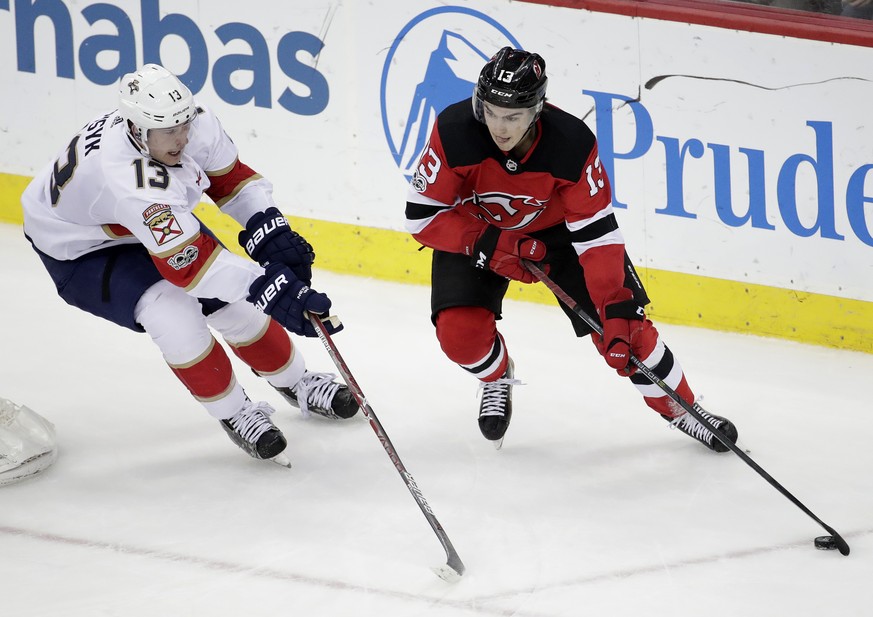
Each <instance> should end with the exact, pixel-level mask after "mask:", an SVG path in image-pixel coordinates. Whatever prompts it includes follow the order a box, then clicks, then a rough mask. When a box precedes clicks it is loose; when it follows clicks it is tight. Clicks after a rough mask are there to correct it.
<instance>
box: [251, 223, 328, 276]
mask: <svg viewBox="0 0 873 617" xmlns="http://www.w3.org/2000/svg"><path fill="white" fill-rule="evenodd" d="M239 243H240V245H241V246H242V247H243V248H244V249H245V250H246V253H248V255H249V257H251V258H252V259H254V260H255V261H257V262H258V263H259V264H261V265H262V266H266V265H267V264H271V263H276V262H278V263H283V264H285V265H286V266H288V267H289V268H291V270H293V272H294V275H295V276H296V277H297V278H298V279H300V280H301V281H303V282H304V283H306V284H307V285H309V284H310V282H312V262H314V261H315V251H313V250H312V246H311V245H310V244H309V242H307V241H306V240H305V239H304V238H303V236H301V235H300V234H298V233H297V232H296V231H294V230H292V229H291V227H290V226H289V225H288V219H286V218H285V217H284V216H283V215H282V213H281V212H279V209H278V208H267V210H266V211H265V212H259V213H258V214H255V215H254V216H252V218H250V219H249V221H248V223H246V228H245V229H244V230H243V231H241V232H239Z"/></svg>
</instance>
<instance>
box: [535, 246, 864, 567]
mask: <svg viewBox="0 0 873 617" xmlns="http://www.w3.org/2000/svg"><path fill="white" fill-rule="evenodd" d="M521 262H522V264H523V265H524V267H525V268H527V269H528V270H529V271H530V272H531V274H533V275H534V276H535V277H537V279H539V280H540V281H541V282H542V283H544V284H545V286H546V287H548V288H549V290H550V291H551V292H552V293H553V294H555V297H557V298H558V299H559V300H560V301H561V302H563V303H564V304H565V305H567V308H569V309H570V310H571V311H573V312H574V313H576V314H577V315H578V316H579V317H581V318H582V320H583V321H584V322H585V323H586V324H588V326H589V327H590V328H591V329H592V330H593V331H594V332H596V333H597V334H599V335H601V336H602V335H603V327H602V326H601V325H600V322H599V321H597V320H596V319H594V318H593V317H591V316H590V315H589V314H588V313H586V312H585V309H583V308H582V307H581V306H579V304H578V303H577V302H576V301H575V300H573V298H571V297H570V296H569V294H567V292H565V291H564V290H563V289H561V287H560V286H559V285H558V284H557V283H555V281H553V280H552V279H550V278H549V276H548V275H547V274H546V273H545V272H543V270H542V268H540V267H539V265H537V264H535V263H534V262H532V261H528V260H527V259H522V260H521ZM630 361H631V363H632V364H634V365H635V366H636V367H637V370H638V371H639V373H640V374H642V375H645V376H646V377H647V378H648V379H649V381H651V382H652V383H653V384H655V385H656V386H658V387H659V388H661V390H663V391H664V393H665V394H666V395H667V396H668V397H670V398H671V399H672V400H673V401H674V402H675V403H676V404H678V405H679V406H680V407H682V409H684V410H685V411H687V412H688V413H689V414H690V415H691V416H692V417H693V418H694V419H695V420H697V421H698V422H700V423H701V424H703V425H704V426H706V428H708V429H709V430H710V431H712V434H713V435H715V436H716V437H717V438H718V440H719V441H720V442H722V443H723V444H724V445H725V446H727V447H728V448H730V449H731V451H732V452H733V453H734V454H736V455H737V456H739V457H740V458H741V459H742V460H743V462H744V463H746V464H747V465H748V466H749V467H751V468H752V469H754V470H755V471H756V472H757V473H758V475H760V476H761V477H762V478H764V479H765V480H766V481H767V482H769V483H770V485H771V486H772V487H773V488H775V489H776V490H777V491H779V492H780V493H782V494H783V495H784V496H785V497H787V498H788V500H789V501H791V502H792V503H793V504H794V505H795V506H797V507H798V508H800V509H801V510H802V511H803V512H804V513H806V515H807V516H809V517H810V518H811V519H812V520H814V521H815V522H816V523H818V524H819V525H821V526H822V527H823V528H824V529H825V530H826V531H827V532H828V533H829V534H831V535H832V536H833V537H834V540H835V541H836V544H837V548H838V549H839V550H840V553H842V554H843V555H848V554H849V545H848V544H847V543H846V541H845V540H844V539H843V538H842V536H841V535H840V534H838V533H837V532H836V531H835V530H834V529H833V527H830V526H829V525H827V524H826V523H825V522H824V521H822V520H821V519H820V518H819V517H817V516H816V515H815V514H813V513H812V511H811V510H810V509H809V508H807V507H806V506H805V505H803V504H802V503H801V502H800V500H799V499H797V497H795V496H794V495H792V494H791V493H789V492H788V490H787V489H785V487H783V486H782V485H781V484H779V483H778V482H777V481H776V480H775V479H774V478H773V476H771V475H770V474H769V473H767V472H766V471H764V470H763V469H762V468H761V466H760V465H758V463H756V462H755V461H754V460H752V457H750V456H749V455H748V454H746V453H745V452H743V451H742V450H741V449H740V448H739V447H737V445H736V444H734V442H732V441H731V440H730V439H728V438H727V437H726V436H725V434H724V433H722V432H721V431H720V430H719V429H718V428H716V427H715V426H713V425H712V424H710V423H709V422H707V421H706V419H705V418H704V417H703V416H702V415H701V414H700V412H701V411H704V409H703V408H702V407H701V406H700V405H699V404H697V403H694V404H693V405H692V404H690V403H689V402H688V401H686V400H685V399H683V398H682V397H681V396H679V394H677V393H676V391H675V390H673V389H672V388H671V387H670V386H668V385H667V384H666V383H664V381H663V380H662V379H661V378H660V377H658V376H657V375H655V373H654V372H653V371H652V369H650V368H649V367H648V366H646V365H645V364H643V363H642V361H641V360H640V359H639V358H637V357H636V356H634V355H633V354H631V356H630Z"/></svg>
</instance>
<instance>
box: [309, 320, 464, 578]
mask: <svg viewBox="0 0 873 617" xmlns="http://www.w3.org/2000/svg"><path fill="white" fill-rule="evenodd" d="M324 319H325V320H328V319H330V317H325V318H324ZM309 321H310V322H311V323H312V327H313V328H315V332H316V333H317V334H318V338H319V339H321V342H322V344H323V345H324V347H325V349H326V350H327V353H328V355H329V356H330V358H331V360H333V363H334V364H335V365H336V368H337V370H338V371H339V372H340V375H341V376H342V378H343V381H345V382H346V385H347V386H348V387H349V391H350V392H351V393H352V396H354V397H355V400H356V401H357V402H358V405H360V407H361V411H362V412H363V413H364V415H365V416H366V418H367V420H369V422H370V427H371V428H372V429H373V431H374V432H375V433H376V436H377V437H378V438H379V442H380V443H381V444H382V447H383V448H385V452H387V453H388V456H389V458H390V459H391V462H392V463H393V464H394V467H395V469H397V472H398V473H399V474H400V477H401V478H402V479H403V483H404V484H406V488H407V489H409V492H410V494H411V495H412V497H413V498H414V499H415V503H417V504H418V507H419V509H421V512H422V514H424V517H425V518H426V519H427V522H428V523H429V524H430V526H431V529H433V531H434V533H435V534H436V536H437V539H438V540H439V541H440V544H442V545H443V549H444V550H445V551H446V564H445V565H440V566H434V567H432V568H431V570H433V572H434V574H436V575H437V576H439V577H440V578H441V579H443V580H444V581H447V582H449V583H453V582H456V581H458V580H460V578H461V576H463V575H464V571H465V570H466V566H464V563H463V562H462V561H461V558H460V557H459V556H458V552H457V551H456V550H455V547H454V546H452V541H451V540H449V536H448V534H446V532H445V530H444V529H443V526H442V525H440V522H439V521H438V520H437V517H436V515H435V514H434V513H433V509H432V508H431V507H430V504H428V503H427V499H425V497H424V493H422V492H421V489H420V488H419V487H418V484H417V483H416V481H415V478H413V477H412V474H411V473H409V472H408V471H407V470H406V466H405V465H404V464H403V461H401V460H400V455H399V454H397V450H396V449H395V448H394V444H393V443H391V439H390V438H389V437H388V434H387V433H386V432H385V429H384V428H383V427H382V423H381V422H379V418H378V417H376V412H375V411H373V408H372V407H371V406H370V403H369V402H368V401H367V397H365V396H364V392H363V391H362V390H361V387H360V386H359V385H358V382H357V381H356V380H355V378H354V376H353V375H352V372H351V371H350V370H349V367H348V365H347V364H346V361H345V360H344V359H343V357H342V355H341V354H340V352H339V349H338V348H337V346H336V344H335V343H334V342H333V339H332V338H331V337H330V334H329V333H328V331H327V328H325V327H324V323H323V322H322V319H321V318H320V317H318V316H317V315H313V314H311V313H310V314H309Z"/></svg>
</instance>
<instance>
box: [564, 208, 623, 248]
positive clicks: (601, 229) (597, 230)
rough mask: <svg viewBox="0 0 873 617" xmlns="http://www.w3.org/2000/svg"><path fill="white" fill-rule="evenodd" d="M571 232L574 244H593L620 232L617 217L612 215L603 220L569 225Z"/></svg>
mask: <svg viewBox="0 0 873 617" xmlns="http://www.w3.org/2000/svg"><path fill="white" fill-rule="evenodd" d="M567 229H569V230H570V239H571V240H572V241H573V242H582V243H584V242H591V241H593V240H597V239H598V238H601V237H603V236H606V235H609V234H611V233H612V232H614V231H617V230H618V221H616V220H615V215H614V214H612V213H610V214H608V215H606V216H604V217H602V218H598V219H594V218H591V219H587V220H585V221H580V222H578V223H570V222H568V223H567Z"/></svg>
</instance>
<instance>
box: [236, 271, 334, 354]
mask: <svg viewBox="0 0 873 617" xmlns="http://www.w3.org/2000/svg"><path fill="white" fill-rule="evenodd" d="M246 299H247V300H248V301H249V302H251V303H252V304H254V305H255V308H257V309H258V310H259V311H262V312H264V313H266V314H267V315H269V316H270V317H272V318H273V319H275V320H276V321H277V322H279V324H280V325H282V326H283V327H285V328H287V329H288V330H290V331H291V332H293V333H294V334H300V335H303V336H312V337H315V336H318V333H317V332H316V331H315V328H314V327H313V326H312V324H311V323H310V321H309V317H308V316H307V315H306V313H307V312H309V313H313V314H315V315H324V316H325V317H326V316H327V313H328V311H329V310H330V306H331V302H330V298H328V297H327V296H326V295H325V294H323V293H319V292H317V291H315V290H314V289H311V288H310V287H309V286H308V285H307V284H306V283H304V282H303V281H301V280H298V278H297V277H296V276H294V272H292V271H291V269H290V268H289V267H288V266H286V265H285V264H281V263H272V264H270V265H269V266H267V269H266V272H265V273H264V274H263V275H261V276H259V277H258V278H257V279H255V282H254V283H252V284H251V286H250V287H249V296H248V298H246ZM323 323H324V326H325V328H326V329H327V331H328V333H329V334H333V333H335V332H339V331H340V330H342V329H343V325H342V323H340V322H339V321H338V320H337V321H334V320H328V319H325V320H324V321H323Z"/></svg>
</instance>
